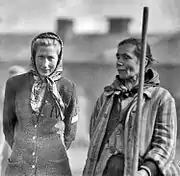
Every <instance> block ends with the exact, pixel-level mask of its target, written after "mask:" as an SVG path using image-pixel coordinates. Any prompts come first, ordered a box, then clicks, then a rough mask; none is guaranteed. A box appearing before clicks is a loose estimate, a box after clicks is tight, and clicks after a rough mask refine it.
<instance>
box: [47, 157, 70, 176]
mask: <svg viewBox="0 0 180 176" xmlns="http://www.w3.org/2000/svg"><path fill="white" fill-rule="evenodd" d="M46 175H53V176H58V175H61V176H72V173H71V169H70V165H69V160H68V159H64V160H49V161H48V164H47V165H46Z"/></svg>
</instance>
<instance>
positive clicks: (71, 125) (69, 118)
mask: <svg viewBox="0 0 180 176" xmlns="http://www.w3.org/2000/svg"><path fill="white" fill-rule="evenodd" d="M77 121H78V100H77V95H76V88H75V85H74V84H73V91H72V96H71V99H70V102H69V105H68V107H67V109H66V111H65V119H64V123H65V133H64V140H65V145H66V148H67V149H69V147H70V145H71V143H72V141H73V140H74V139H75V136H76V130H77Z"/></svg>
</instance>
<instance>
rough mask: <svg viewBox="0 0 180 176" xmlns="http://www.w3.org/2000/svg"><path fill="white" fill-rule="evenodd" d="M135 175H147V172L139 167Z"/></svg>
mask: <svg viewBox="0 0 180 176" xmlns="http://www.w3.org/2000/svg"><path fill="white" fill-rule="evenodd" d="M136 176H148V173H147V172H146V171H145V170H144V169H141V170H139V171H137V174H136Z"/></svg>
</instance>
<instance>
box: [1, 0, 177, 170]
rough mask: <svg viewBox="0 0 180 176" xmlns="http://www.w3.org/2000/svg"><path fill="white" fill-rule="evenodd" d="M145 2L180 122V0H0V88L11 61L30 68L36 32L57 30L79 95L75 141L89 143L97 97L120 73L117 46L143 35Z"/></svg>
mask: <svg viewBox="0 0 180 176" xmlns="http://www.w3.org/2000/svg"><path fill="white" fill-rule="evenodd" d="M143 6H148V7H149V23H148V41H149V43H150V44H151V46H152V53H153V56H154V57H155V58H156V59H157V60H158V62H159V63H158V64H156V65H155V66H154V67H155V68H156V69H157V70H158V72H159V73H160V78H161V85H162V86H164V87H166V88H167V89H169V91H170V92H171V93H172V94H173V96H174V97H175V99H176V105H177V113H178V126H179V128H180V76H179V74H180V1H179V0H171V1H169V0H111V1H109V0H51V1H49V0H31V1H30V0H0V88H2V87H3V85H4V82H5V81H6V79H7V78H8V68H9V67H10V66H12V65H15V64H16V65H17V64H18V65H21V66H23V67H25V68H28V66H29V62H30V44H31V40H32V38H33V37H34V35H37V34H38V33H40V32H44V31H54V32H57V33H58V34H60V36H61V37H62V39H63V41H64V45H65V46H64V75H65V76H66V77H68V78H70V79H72V80H73V81H74V82H75V83H76V85H77V94H78V96H79V104H80V122H79V128H78V132H77V141H76V142H75V143H74V144H73V145H74V147H76V146H78V147H79V146H87V145H88V124H89V119H90V115H91V112H92V110H93V106H94V105H95V101H96V99H97V97H98V96H99V94H100V93H101V92H102V90H103V87H104V86H105V85H106V84H108V83H111V82H112V80H113V79H114V76H115V74H116V70H115V60H116V59H115V52H116V46H117V44H118V42H119V41H121V40H122V39H124V38H126V37H129V36H134V37H140V36H141V25H142V24H141V21H142V11H143ZM1 106H2V104H1ZM179 128H178V136H180V129H179ZM76 152H78V151H76ZM72 153H73V152H71V154H72ZM72 156H74V153H73V154H72ZM84 156H85V153H83V156H82V158H83V159H84ZM74 157H75V156H74ZM78 157H80V155H78ZM83 159H82V160H83ZM83 162H84V160H83ZM72 163H73V165H72V167H73V169H74V170H75V169H77V168H78V167H80V168H82V167H83V166H82V165H81V166H79V165H77V164H78V163H77V162H75V161H74V158H73V157H72Z"/></svg>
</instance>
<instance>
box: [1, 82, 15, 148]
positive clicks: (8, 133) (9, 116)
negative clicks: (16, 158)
mask: <svg viewBox="0 0 180 176" xmlns="http://www.w3.org/2000/svg"><path fill="white" fill-rule="evenodd" d="M10 81H11V79H9V80H8V81H7V83H6V89H5V99H4V108H3V131H4V135H5V139H6V141H7V143H8V144H9V145H10V147H11V148H12V145H13V142H14V128H15V124H16V122H17V118H16V114H15V91H14V90H13V89H12V87H13V86H12V85H11V82H10Z"/></svg>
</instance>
